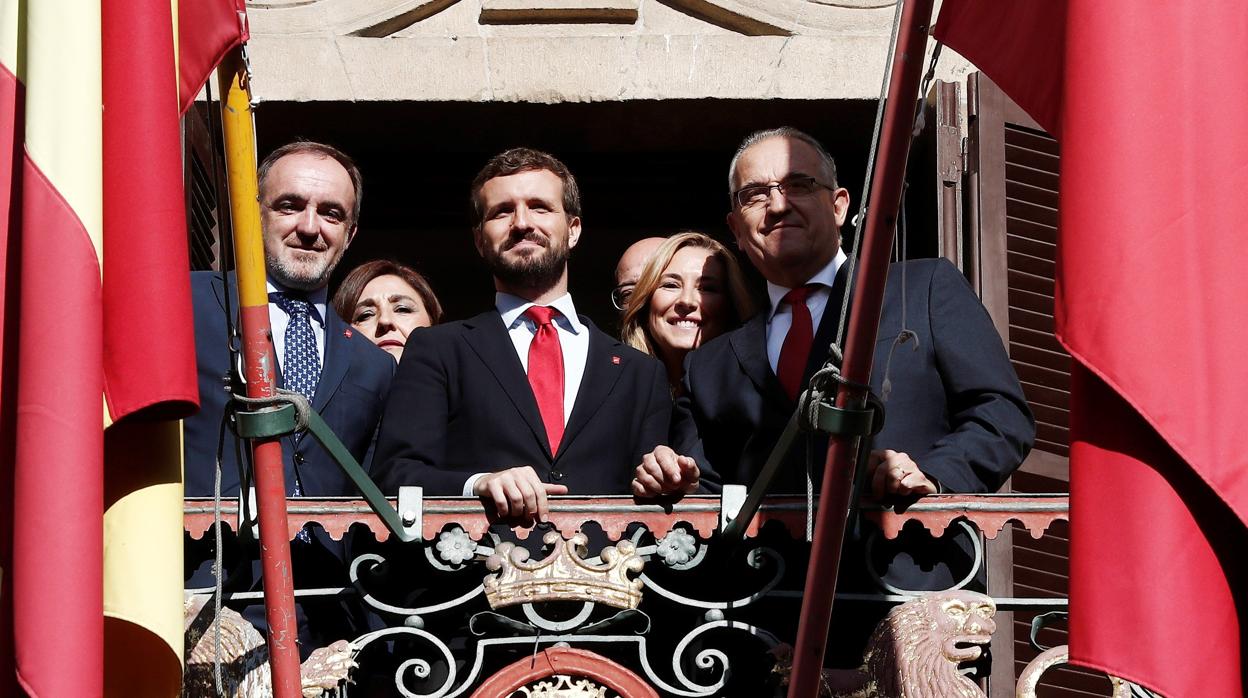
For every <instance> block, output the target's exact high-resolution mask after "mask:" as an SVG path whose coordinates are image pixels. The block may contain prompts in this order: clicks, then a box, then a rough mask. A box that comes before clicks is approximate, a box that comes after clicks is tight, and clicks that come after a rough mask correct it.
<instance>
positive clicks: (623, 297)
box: [611, 281, 637, 311]
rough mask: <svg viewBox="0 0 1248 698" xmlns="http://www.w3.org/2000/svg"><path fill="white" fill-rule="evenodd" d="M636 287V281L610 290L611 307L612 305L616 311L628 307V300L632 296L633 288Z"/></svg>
mask: <svg viewBox="0 0 1248 698" xmlns="http://www.w3.org/2000/svg"><path fill="white" fill-rule="evenodd" d="M636 286H637V282H636V281H629V282H628V283H623V284H620V285H619V286H616V287H615V288H613V289H611V305H614V306H615V309H616V310H620V311H623V310H624V308H625V307H627V306H628V298H629V296H632V295H633V288H635V287H636Z"/></svg>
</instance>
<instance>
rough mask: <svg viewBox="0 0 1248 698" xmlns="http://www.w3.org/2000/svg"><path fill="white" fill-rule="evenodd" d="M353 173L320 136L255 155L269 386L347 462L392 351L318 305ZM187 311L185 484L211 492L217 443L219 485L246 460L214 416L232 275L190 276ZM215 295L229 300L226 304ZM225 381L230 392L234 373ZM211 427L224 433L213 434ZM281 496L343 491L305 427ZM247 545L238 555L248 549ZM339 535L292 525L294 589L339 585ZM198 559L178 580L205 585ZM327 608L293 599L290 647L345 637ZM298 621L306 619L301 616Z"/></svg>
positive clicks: (355, 187) (228, 493) (353, 202)
mask: <svg viewBox="0 0 1248 698" xmlns="http://www.w3.org/2000/svg"><path fill="white" fill-rule="evenodd" d="M361 186H362V180H361V177H360V173H359V170H358V169H357V168H356V166H355V164H354V163H353V162H352V161H351V158H349V157H348V156H347V155H345V154H344V153H342V152H341V151H339V150H337V149H336V148H333V147H331V146H328V145H323V144H320V143H313V142H309V141H297V142H294V143H290V144H288V145H285V146H282V147H281V148H278V149H277V150H275V151H273V152H272V153H271V154H270V155H269V156H268V157H267V158H265V159H264V161H263V162H262V163H261V164H260V168H259V198H260V222H261V226H262V228H263V236H264V251H265V269H266V273H267V276H268V290H269V322H270V324H271V326H272V329H273V343H274V349H275V358H276V359H277V366H278V368H279V370H280V376H279V385H281V387H284V388H286V389H287V390H293V391H297V392H299V393H302V394H303V395H304V396H305V397H307V398H308V400H309V401H310V402H311V405H312V408H313V409H315V410H317V411H318V412H319V413H320V415H321V416H322V417H323V418H324V419H325V421H326V423H328V424H329V426H330V428H331V429H333V431H334V432H335V433H336V434H337V435H338V438H339V439H341V440H342V443H343V444H344V445H345V446H346V447H347V449H348V450H349V451H350V452H351V454H352V455H353V456H354V457H355V458H356V460H358V461H361V462H362V461H364V460H365V456H366V453H367V451H368V448H369V446H370V444H371V443H372V439H373V434H374V432H375V430H376V426H377V422H378V420H379V419H380V416H381V406H382V403H383V402H384V400H385V398H386V394H387V392H388V390H389V386H390V379H391V376H392V375H393V372H394V360H393V359H391V358H390V356H389V355H388V354H386V353H385V352H384V351H382V350H381V349H378V348H377V347H376V346H374V345H373V344H372V342H370V341H368V339H367V338H365V337H364V336H362V335H361V334H360V333H358V332H353V331H352V330H351V327H350V325H347V324H346V323H345V322H343V321H342V320H341V319H340V318H339V317H338V316H337V315H336V314H335V313H334V312H333V310H332V309H330V308H328V306H327V305H326V285H327V284H328V283H329V276H330V274H331V273H332V272H333V270H334V267H335V266H337V264H338V262H339V260H341V259H342V255H343V252H345V251H346V249H347V246H348V245H349V244H350V243H351V240H352V239H353V238H354V237H355V234H356V231H357V225H358V221H359V215H360V196H361ZM191 292H192V293H191V295H192V301H193V306H194V311H195V353H196V361H197V364H198V371H199V394H200V411H199V413H198V414H197V415H195V416H194V417H192V418H190V419H188V420H186V422H185V453H186V494H187V496H190V497H206V496H210V495H212V494H213V492H214V489H215V485H214V481H215V477H216V465H217V453H218V441H219V439H221V438H224V445H223V447H222V448H221V463H220V468H221V476H220V477H221V482H220V491H221V494H222V496H224V497H237V496H239V494H240V488H241V484H240V474H241V470H242V467H241V464H242V463H250V460H251V459H250V455H249V454H250V446H249V445H248V444H247V443H246V442H244V441H240V440H238V439H236V438H235V437H234V435H233V433H232V432H231V431H230V429H229V428H228V427H227V426H224V425H223V419H224V415H225V413H226V407H227V403H228V401H229V393H228V392H227V391H226V387H225V386H226V381H227V380H232V379H231V376H232V375H235V374H236V373H241V367H235V366H231V363H230V354H229V351H228V347H229V339H228V336H227V332H226V309H227V308H229V309H230V310H231V311H232V313H233V315H234V318H233V319H234V321H235V322H237V313H238V303H237V293H236V288H235V280H234V276H233V274H230V275H228V276H227V275H223V274H220V273H214V272H196V273H194V274H192V275H191ZM227 293H228V294H229V303H228V304H227V303H226V300H227ZM233 387H234V389H235V390H236V391H238V392H242V386H241V385H239V384H237V383H235V384H234V386H233ZM222 434H224V436H223V437H222ZM281 443H282V461H283V464H284V470H285V480H286V494H287V496H301V495H306V496H336V495H349V494H354V493H355V489H354V487H353V486H352V485H351V484H350V481H349V480H348V479H347V477H346V475H345V474H344V473H343V472H342V470H341V469H340V468H339V466H338V465H337V464H336V463H335V462H334V460H333V459H332V458H331V457H330V455H329V453H328V452H327V451H326V450H325V449H324V448H323V447H322V446H321V445H320V443H319V442H318V441H317V440H316V438H315V437H313V436H311V435H308V434H304V435H300V436H285V437H283V438H282V439H281ZM210 539H211V536H205V537H204V540H202V541H199V542H196V543H193V544H192V545H191V549H190V550H188V560H187V561H188V562H194V561H196V560H202V559H205V558H210V557H211V551H210V549H209V542H210ZM225 554H226V560H227V567H228V568H230V569H237V570H238V571H240V572H241V574H240V576H239V578H237V579H236V580H235V583H236V584H239V585H241V586H243V587H244V588H246V587H248V586H251V585H255V584H258V579H257V576H258V574H259V569H258V566H257V565H247V564H243V565H242V566H241V567H236V566H235V564H234V562H235V561H234V554H235V551H234V550H233V549H229V550H227V551H225ZM254 554H255V553H254V551H252V552H251V553H247V554H245V555H253V556H254ZM342 555H343V553H342V545H341V544H340V543H338V542H335V541H331V540H329V538H328V536H326V535H325V534H324V533H323V532H321V531H317V532H316V534H315V535H313V534H311V533H310V532H307V531H305V532H303V533H301V534H300V535H299V537H298V538H297V539H296V540H295V541H293V542H292V544H291V556H292V561H293V566H294V575H295V583H296V586H298V587H321V586H340V585H345V584H349V580H348V579H347V576H346V573H345V567H343V565H342V560H341V558H342ZM212 584H213V575H212V573H211V571H210V569H209V565H208V563H204V564H203V565H201V566H200V568H199V569H197V570H195V571H194V572H193V573H192V574H191V576H190V578H189V579H188V580H187V587H188V588H203V587H208V586H212ZM321 603H322V604H324V605H327V606H333V608H325V609H323V610H321V609H318V610H317V611H312V610H311V607H312V606H313V605H314V604H316V602H313V601H307V602H301V603H300V606H299V608H298V617H299V635H300V641H301V643H302V647H301V648H300V649H301V651H302V653H303V654H304V655H306V654H307V653H308V652H309V651H311V650H312V649H315V647H316V646H317V645H322V644H325V643H327V642H331V641H333V640H336V639H340V638H343V637H348V636H352V635H353V633H354V629H355V628H356V627H358V626H355V625H353V624H354V623H355V622H356V621H354V620H351V619H350V617H349V616H350V615H351V614H353V613H355V612H356V611H355V610H354V609H353V608H349V607H347V606H345V605H344V606H339V605H338V602H337V601H336V600H334V599H332V598H331V599H329V600H326V601H323V602H321ZM245 615H246V616H247V617H248V619H249V620H251V621H252V622H253V623H255V624H256V625H257V626H260V627H263V608H262V607H260V606H258V605H253V606H249V607H248V608H247V609H246V611H245ZM309 623H310V624H309Z"/></svg>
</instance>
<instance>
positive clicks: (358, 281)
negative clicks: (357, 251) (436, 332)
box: [332, 259, 442, 325]
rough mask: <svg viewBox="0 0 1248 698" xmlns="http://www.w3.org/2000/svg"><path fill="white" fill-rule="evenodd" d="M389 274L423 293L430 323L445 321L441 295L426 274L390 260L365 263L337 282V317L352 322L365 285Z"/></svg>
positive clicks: (335, 293) (334, 303)
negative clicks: (434, 291)
mask: <svg viewBox="0 0 1248 698" xmlns="http://www.w3.org/2000/svg"><path fill="white" fill-rule="evenodd" d="M387 274H389V275H392V276H397V277H399V278H400V279H403V282H404V283H406V284H407V285H408V286H411V287H412V289H413V290H415V291H416V294H417V295H418V296H420V302H421V303H422V304H424V306H425V312H426V313H428V314H429V323H430V324H432V325H436V324H438V323H439V322H441V321H442V304H441V303H439V302H438V297H437V296H435V295H434V294H433V287H431V286H430V285H429V282H428V281H426V280H425V277H423V276H421V275H420V272H418V271H416V270H415V269H412V268H411V267H409V266H406V265H403V264H399V263H398V262H393V261H390V260H388V259H374V260H373V261H371V262H365V263H363V264H361V265H360V266H358V267H356V268H354V269H352V270H351V272H350V273H349V274H347V277H346V278H345V279H343V280H342V283H341V284H339V285H338V290H337V291H335V292H334V300H333V301H332V303H333V306H334V311H335V312H337V313H338V317H340V318H342V319H343V320H345V321H347V322H348V323H350V322H351V318H352V316H353V315H354V314H355V304H356V303H358V302H359V301H360V295H361V294H362V293H364V287H365V286H367V285H368V282H370V281H372V280H373V279H376V278H377V277H379V276H386V275H387Z"/></svg>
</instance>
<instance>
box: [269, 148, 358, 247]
mask: <svg viewBox="0 0 1248 698" xmlns="http://www.w3.org/2000/svg"><path fill="white" fill-rule="evenodd" d="M299 153H307V154H309V155H316V156H319V157H323V158H330V159H332V160H334V161H335V162H337V163H338V164H339V165H342V168H343V169H344V170H346V171H347V175H348V176H349V177H351V188H352V189H353V190H354V191H355V205H354V206H352V207H351V220H350V221H349V223H350V225H348V226H347V227H348V228H350V227H352V226H355V225H358V224H359V222H360V202H361V201H362V200H363V199H364V176H363V175H361V174H360V168H358V167H356V165H355V161H354V160H352V159H351V156H350V155H347V154H346V153H344V152H342V151H341V150H338V149H337V148H335V147H334V146H332V145H326V144H324V143H317V142H316V141H307V140H297V141H292V142H290V143H287V144H286V145H284V146H282V147H280V148H277V149H276V150H274V151H273V152H271V153H269V154H268V156H266V157H265V158H264V160H263V161H262V162H261V163H260V167H259V168H258V169H257V173H256V181H257V185H258V188H259V189H260V191H264V180H265V179H267V178H268V176H269V170H271V169H273V165H274V164H275V163H276V162H277V161H278V160H281V159H282V158H284V157H286V156H287V155H296V154H299Z"/></svg>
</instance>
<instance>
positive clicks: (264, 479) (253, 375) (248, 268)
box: [217, 48, 302, 698]
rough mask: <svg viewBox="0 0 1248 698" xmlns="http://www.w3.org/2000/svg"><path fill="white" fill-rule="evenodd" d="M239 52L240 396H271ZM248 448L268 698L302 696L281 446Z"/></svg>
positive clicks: (264, 441) (235, 110) (250, 132)
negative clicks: (265, 631)
mask: <svg viewBox="0 0 1248 698" xmlns="http://www.w3.org/2000/svg"><path fill="white" fill-rule="evenodd" d="M242 51H243V50H242V48H235V49H233V50H232V51H231V52H230V53H229V55H227V56H226V58H225V60H224V61H222V62H221V65H220V67H218V68H217V76H218V79H219V81H220V85H221V124H222V130H223V131H224V133H225V162H226V172H227V176H228V178H229V191H230V215H231V220H232V222H233V229H234V266H235V271H236V274H237V275H238V304H239V320H240V325H241V326H242V344H243V366H244V368H243V370H244V372H245V378H246V380H247V396H248V397H252V398H271V397H273V396H274V394H275V393H276V389H277V375H276V372H275V369H276V363H275V361H274V359H275V357H274V354H273V345H272V340H271V337H272V331H271V329H270V327H269V294H268V290H267V287H266V285H265V279H266V275H265V268H264V240H263V238H262V234H261V231H260V207H259V205H258V204H257V201H258V198H257V193H258V184H257V182H256V144H255V130H254V123H253V120H252V112H251V90H250V87H249V85H248V79H249V75H248V70H247V66H246V62H245V61H244V59H243V52H242ZM252 446H253V448H254V449H255V450H254V454H255V458H254V463H255V479H256V504H257V509H258V512H259V519H260V558H261V563H262V564H263V570H264V610H265V616H266V619H267V620H268V624H269V636H268V645H269V666H270V668H271V670H272V677H273V695H274V696H275V697H276V698H298V697H299V696H301V695H302V690H301V688H302V687H301V685H300V679H299V647H298V645H297V640H298V631H297V629H296V625H295V590H294V581H293V579H292V577H291V566H290V539H289V537H288V529H287V522H286V483H285V475H284V471H283V465H282V445H281V442H280V441H279V437H268V438H259V439H253V440H252Z"/></svg>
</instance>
